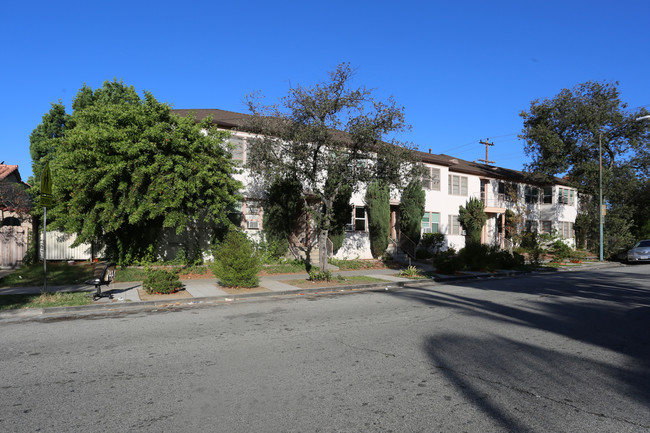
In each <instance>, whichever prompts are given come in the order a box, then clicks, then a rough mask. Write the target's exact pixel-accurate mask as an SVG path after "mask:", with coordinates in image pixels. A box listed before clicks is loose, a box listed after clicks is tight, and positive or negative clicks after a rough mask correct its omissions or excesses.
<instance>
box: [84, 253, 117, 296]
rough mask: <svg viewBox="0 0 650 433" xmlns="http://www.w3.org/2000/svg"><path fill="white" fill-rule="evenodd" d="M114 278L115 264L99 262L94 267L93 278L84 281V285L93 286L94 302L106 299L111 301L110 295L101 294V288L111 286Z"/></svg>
mask: <svg viewBox="0 0 650 433" xmlns="http://www.w3.org/2000/svg"><path fill="white" fill-rule="evenodd" d="M114 278H115V264H114V263H108V262H101V263H97V264H96V265H95V272H94V273H93V278H92V279H91V280H88V281H86V283H85V284H88V285H89V286H95V293H94V294H93V301H96V300H97V299H99V298H103V297H106V298H108V299H113V295H112V294H111V293H108V292H107V293H102V286H108V285H109V284H111V282H112V281H113V279H114Z"/></svg>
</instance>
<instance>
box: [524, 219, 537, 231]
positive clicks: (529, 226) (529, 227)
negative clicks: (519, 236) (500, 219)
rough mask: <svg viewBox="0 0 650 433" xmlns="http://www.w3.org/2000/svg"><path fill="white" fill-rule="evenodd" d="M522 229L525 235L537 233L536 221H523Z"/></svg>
mask: <svg viewBox="0 0 650 433" xmlns="http://www.w3.org/2000/svg"><path fill="white" fill-rule="evenodd" d="M524 229H525V231H526V233H532V232H537V221H535V220H526V221H524Z"/></svg>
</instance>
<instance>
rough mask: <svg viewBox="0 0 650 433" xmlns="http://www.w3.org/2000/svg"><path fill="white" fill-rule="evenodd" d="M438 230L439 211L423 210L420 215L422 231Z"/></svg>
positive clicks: (432, 231) (435, 231) (434, 231)
mask: <svg viewBox="0 0 650 433" xmlns="http://www.w3.org/2000/svg"><path fill="white" fill-rule="evenodd" d="M438 232H440V213H439V212H425V213H424V215H423V216H422V233H438Z"/></svg>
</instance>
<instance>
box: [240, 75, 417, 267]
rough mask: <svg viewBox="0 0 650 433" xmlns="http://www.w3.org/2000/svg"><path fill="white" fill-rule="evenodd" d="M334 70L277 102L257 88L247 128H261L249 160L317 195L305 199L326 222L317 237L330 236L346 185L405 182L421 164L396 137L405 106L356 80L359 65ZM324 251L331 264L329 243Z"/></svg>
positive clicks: (322, 262) (263, 174)
mask: <svg viewBox="0 0 650 433" xmlns="http://www.w3.org/2000/svg"><path fill="white" fill-rule="evenodd" d="M329 75H330V78H329V80H328V81H325V82H323V83H320V84H317V85H315V86H313V87H302V86H297V87H294V88H291V89H290V90H289V93H288V95H287V96H286V97H285V98H283V99H282V100H281V101H280V104H278V105H273V106H262V105H261V104H260V103H259V100H258V99H257V97H256V95H253V96H251V97H250V98H249V100H248V103H249V108H250V110H251V112H252V113H253V116H252V120H251V122H250V124H249V125H248V126H247V128H248V129H249V131H251V132H256V133H259V134H261V138H259V139H257V140H254V141H253V142H252V143H250V147H249V152H248V166H249V167H250V169H251V171H252V172H253V173H255V174H258V175H260V178H262V179H264V180H265V181H266V182H267V183H271V182H272V181H273V179H275V177H276V176H281V177H295V178H296V179H298V180H299V181H300V183H301V184H302V185H303V188H304V194H305V198H307V197H311V198H313V200H311V201H309V203H308V202H307V200H305V204H306V205H310V212H311V216H312V218H313V219H314V221H315V223H316V225H317V227H319V229H320V232H319V245H325V243H326V241H327V236H328V231H329V230H330V228H331V222H332V218H333V207H334V202H335V200H336V198H337V197H338V196H339V194H341V193H342V187H343V186H344V185H347V186H349V187H351V188H352V190H353V191H357V190H358V189H359V187H360V185H361V184H362V183H365V182H369V181H371V180H374V179H382V180H385V181H386V182H387V183H389V184H393V185H395V184H401V183H402V182H403V181H404V179H405V178H406V176H405V172H404V167H410V168H412V167H415V166H416V164H415V161H416V160H415V156H414V155H413V154H412V152H411V151H410V148H409V146H407V145H405V144H404V143H401V142H399V141H397V140H396V139H395V136H396V134H399V133H400V132H403V131H405V130H407V129H408V126H407V125H406V123H405V120H404V110H403V108H402V107H399V106H397V104H396V103H395V101H394V100H393V99H392V98H389V99H388V100H387V101H378V100H376V99H374V98H373V97H372V92H371V91H370V90H368V89H366V88H365V87H358V88H353V87H351V80H352V77H353V75H354V71H353V70H352V68H351V67H350V65H348V64H341V65H339V66H338V67H337V68H336V70H334V71H333V72H331V73H330V74H329ZM409 163H410V164H409ZM328 179H330V182H329V185H328ZM331 179H341V181H340V182H334V183H332V182H331ZM320 252H321V254H320V257H319V266H320V268H321V270H325V269H326V266H327V253H326V249H325V248H320Z"/></svg>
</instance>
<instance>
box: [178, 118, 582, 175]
mask: <svg viewBox="0 0 650 433" xmlns="http://www.w3.org/2000/svg"><path fill="white" fill-rule="evenodd" d="M172 111H173V112H174V113H176V114H178V115H180V116H187V115H189V113H194V119H195V120H196V121H197V122H200V121H202V120H203V119H205V118H206V117H208V116H212V123H214V124H215V125H217V126H218V127H220V128H224V129H236V128H242V127H245V125H246V121H247V119H249V118H250V117H251V115H250V114H243V113H236V112H234V111H226V110H219V109H216V108H207V109H205V108H204V109H173V110H172ZM415 152H416V154H417V155H418V156H419V157H420V159H421V160H422V162H424V163H428V164H435V165H441V166H443V167H449V170H451V171H453V172H457V173H464V174H472V175H476V176H480V177H485V178H492V179H501V180H510V181H513V180H516V181H518V182H521V183H530V184H536V185H548V184H549V182H546V181H545V180H541V179H540V180H537V181H536V180H535V179H534V176H533V175H531V174H530V173H526V172H523V171H518V170H512V169H509V168H503V167H496V166H492V165H486V164H480V163H477V162H471V161H465V160H463V159H460V158H456V157H453V156H449V155H445V154H435V153H426V152H420V151H415ZM553 183H554V184H560V185H567V186H570V183H569V182H568V181H567V180H565V179H561V178H559V177H555V178H554V179H553Z"/></svg>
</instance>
